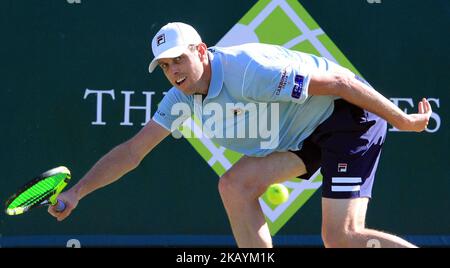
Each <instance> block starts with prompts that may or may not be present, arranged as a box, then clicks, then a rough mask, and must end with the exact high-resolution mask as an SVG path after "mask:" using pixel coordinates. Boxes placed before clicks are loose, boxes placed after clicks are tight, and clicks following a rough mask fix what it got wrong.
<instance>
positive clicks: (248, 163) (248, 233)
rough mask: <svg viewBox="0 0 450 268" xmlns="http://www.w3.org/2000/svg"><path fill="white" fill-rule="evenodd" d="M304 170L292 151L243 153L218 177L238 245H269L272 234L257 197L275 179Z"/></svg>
mask: <svg viewBox="0 0 450 268" xmlns="http://www.w3.org/2000/svg"><path fill="white" fill-rule="evenodd" d="M304 173H306V169H305V165H304V163H303V161H302V160H301V159H300V158H299V157H298V156H296V155H295V154H293V153H290V152H282V153H281V152H277V153H272V154H270V155H268V156H266V157H243V158H241V159H240V160H239V161H238V162H237V163H236V164H235V165H234V166H233V167H232V168H231V169H230V170H228V171H227V172H226V173H225V174H224V175H223V176H222V177H221V178H220V181H219V192H220V196H221V197H222V201H223V204H224V206H225V210H226V212H227V215H228V219H229V220H230V224H231V228H232V231H233V235H234V237H235V239H236V242H237V244H238V246H239V247H259V248H262V247H272V238H271V236H270V232H269V228H268V226H267V223H266V221H265V218H264V214H263V212H262V210H261V207H260V205H259V201H258V198H259V197H260V196H261V195H262V194H263V193H264V191H265V190H266V188H267V187H268V186H269V185H270V184H272V183H275V182H282V181H284V180H286V179H289V178H294V177H296V176H299V175H301V174H304Z"/></svg>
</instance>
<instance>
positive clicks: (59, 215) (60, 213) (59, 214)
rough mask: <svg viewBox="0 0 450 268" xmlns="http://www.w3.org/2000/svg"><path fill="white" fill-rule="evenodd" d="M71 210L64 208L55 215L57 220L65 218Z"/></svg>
mask: <svg viewBox="0 0 450 268" xmlns="http://www.w3.org/2000/svg"><path fill="white" fill-rule="evenodd" d="M71 211H72V209H69V208H66V209H65V210H64V211H62V212H59V213H58V216H57V217H56V219H57V220H58V221H63V220H64V219H65V218H67V217H68V216H69V215H70V212H71Z"/></svg>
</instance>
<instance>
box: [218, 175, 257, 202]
mask: <svg viewBox="0 0 450 268" xmlns="http://www.w3.org/2000/svg"><path fill="white" fill-rule="evenodd" d="M251 181H253V180H252V179H251V178H243V177H240V176H239V173H238V172H234V171H233V170H229V171H227V172H226V173H225V174H224V175H222V176H221V177H220V180H219V185H218V187H219V193H220V195H221V196H222V197H233V198H239V199H251V198H255V196H256V198H257V197H259V196H257V191H258V188H259V187H258V186H257V185H256V184H252V183H251Z"/></svg>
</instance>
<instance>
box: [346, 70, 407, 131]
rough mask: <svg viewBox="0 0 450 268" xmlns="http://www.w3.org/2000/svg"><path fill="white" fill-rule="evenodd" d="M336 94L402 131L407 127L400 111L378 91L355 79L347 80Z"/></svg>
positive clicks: (404, 115)
mask: <svg viewBox="0 0 450 268" xmlns="http://www.w3.org/2000/svg"><path fill="white" fill-rule="evenodd" d="M338 94H339V95H340V97H341V98H343V99H344V100H346V101H348V102H351V103H353V104H355V105H357V106H359V107H361V108H363V109H365V110H367V111H369V112H372V113H374V114H376V115H378V116H380V117H382V118H383V119H385V120H386V121H387V122H389V123H390V124H391V125H393V126H394V127H396V128H398V129H403V128H404V126H406V125H407V121H408V117H407V115H406V114H405V113H404V112H403V111H402V110H400V109H399V108H398V107H397V106H395V105H394V104H393V103H392V102H391V101H390V100H388V99H387V98H386V97H384V96H383V95H381V94H380V93H379V92H378V91H376V90H374V89H373V88H371V87H370V86H368V85H366V84H364V83H362V82H361V81H358V80H357V79H351V78H348V79H347V82H345V83H344V84H343V87H342V88H341V89H340V92H339V93H338ZM339 95H338V96H339Z"/></svg>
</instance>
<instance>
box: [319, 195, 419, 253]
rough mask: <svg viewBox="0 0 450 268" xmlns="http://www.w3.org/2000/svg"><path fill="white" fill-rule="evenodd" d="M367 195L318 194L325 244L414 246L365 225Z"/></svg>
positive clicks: (328, 245) (343, 245) (342, 245)
mask: <svg viewBox="0 0 450 268" xmlns="http://www.w3.org/2000/svg"><path fill="white" fill-rule="evenodd" d="M368 202H369V199H368V198H354V199H328V198H322V238H323V241H324V244H325V246H326V247H352V248H356V247H358V248H361V247H383V248H394V247H416V246H414V245H413V244H411V243H409V242H407V241H405V240H403V239H402V238H400V237H397V236H395V235H391V234H388V233H384V232H380V231H376V230H372V229H367V228H366V227H365V218H366V211H367V204H368Z"/></svg>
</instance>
